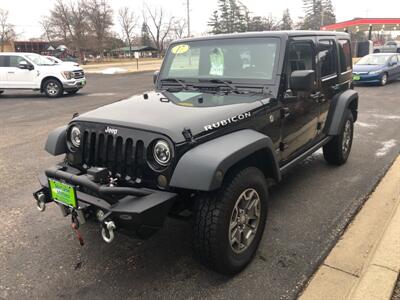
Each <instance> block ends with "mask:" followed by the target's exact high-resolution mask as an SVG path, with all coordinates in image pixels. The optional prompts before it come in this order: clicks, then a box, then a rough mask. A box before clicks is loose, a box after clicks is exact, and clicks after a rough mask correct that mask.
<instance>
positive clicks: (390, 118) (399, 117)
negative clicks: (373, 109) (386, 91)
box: [372, 114, 400, 120]
mask: <svg viewBox="0 0 400 300" xmlns="http://www.w3.org/2000/svg"><path fill="white" fill-rule="evenodd" d="M372 116H374V117H375V118H379V119H385V120H400V116H398V115H381V114H372Z"/></svg>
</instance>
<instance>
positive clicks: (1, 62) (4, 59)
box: [0, 55, 10, 67]
mask: <svg viewBox="0 0 400 300" xmlns="http://www.w3.org/2000/svg"><path fill="white" fill-rule="evenodd" d="M9 65H10V57H9V56H6V55H1V56H0V67H8V66H9Z"/></svg>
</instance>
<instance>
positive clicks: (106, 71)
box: [100, 68, 128, 75]
mask: <svg viewBox="0 0 400 300" xmlns="http://www.w3.org/2000/svg"><path fill="white" fill-rule="evenodd" d="M126 72H128V70H127V69H124V68H107V69H104V70H102V71H101V72H100V73H101V74H104V75H113V74H121V73H126Z"/></svg>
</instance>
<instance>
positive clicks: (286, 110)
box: [281, 107, 290, 119]
mask: <svg viewBox="0 0 400 300" xmlns="http://www.w3.org/2000/svg"><path fill="white" fill-rule="evenodd" d="M289 116H290V109H289V107H282V108H281V119H286V118H287V117H289Z"/></svg>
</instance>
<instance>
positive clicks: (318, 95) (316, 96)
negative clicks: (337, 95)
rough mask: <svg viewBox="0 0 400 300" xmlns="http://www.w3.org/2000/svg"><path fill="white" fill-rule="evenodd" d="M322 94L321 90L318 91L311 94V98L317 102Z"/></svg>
mask: <svg viewBox="0 0 400 300" xmlns="http://www.w3.org/2000/svg"><path fill="white" fill-rule="evenodd" d="M321 96H322V94H321V92H316V93H314V94H310V98H311V99H314V100H316V101H317V102H318V100H319V99H320V98H321Z"/></svg>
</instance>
